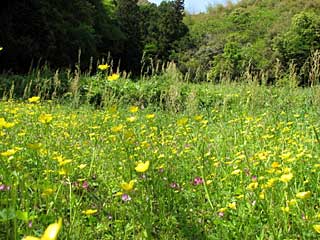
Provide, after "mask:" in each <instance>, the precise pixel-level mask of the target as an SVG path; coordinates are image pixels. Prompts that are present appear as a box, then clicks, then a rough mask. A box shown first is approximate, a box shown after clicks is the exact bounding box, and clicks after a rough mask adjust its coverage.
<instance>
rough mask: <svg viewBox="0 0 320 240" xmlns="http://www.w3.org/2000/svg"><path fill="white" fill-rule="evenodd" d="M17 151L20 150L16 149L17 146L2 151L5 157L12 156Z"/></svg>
mask: <svg viewBox="0 0 320 240" xmlns="http://www.w3.org/2000/svg"><path fill="white" fill-rule="evenodd" d="M16 152H18V149H16V148H13V149H9V150H7V151H5V152H2V153H1V156H3V157H10V156H12V155H14V154H15V153H16Z"/></svg>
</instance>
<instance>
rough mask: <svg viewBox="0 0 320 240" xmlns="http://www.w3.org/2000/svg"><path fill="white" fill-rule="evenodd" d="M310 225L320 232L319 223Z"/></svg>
mask: <svg viewBox="0 0 320 240" xmlns="http://www.w3.org/2000/svg"><path fill="white" fill-rule="evenodd" d="M312 227H313V229H314V230H315V231H316V232H317V233H320V224H316V225H313V226H312Z"/></svg>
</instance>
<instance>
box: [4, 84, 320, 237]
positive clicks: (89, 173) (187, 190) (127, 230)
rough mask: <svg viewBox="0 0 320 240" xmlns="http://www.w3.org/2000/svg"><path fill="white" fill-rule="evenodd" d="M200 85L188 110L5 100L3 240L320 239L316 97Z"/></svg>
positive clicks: (319, 127) (309, 93) (303, 93)
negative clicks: (55, 233)
mask: <svg viewBox="0 0 320 240" xmlns="http://www.w3.org/2000/svg"><path fill="white" fill-rule="evenodd" d="M202 87H203V88H204V90H203V91H207V92H208V94H209V93H210V94H211V95H212V96H215V97H216V98H215V99H216V100H217V102H216V103H214V102H213V103H211V105H206V107H200V110H199V109H198V110H194V109H193V111H191V110H190V111H187V110H186V111H181V112H170V111H163V110H157V108H156V107H155V108H153V107H152V106H149V107H147V108H143V107H142V106H141V105H133V106H125V105H121V106H117V105H114V106H107V107H105V108H104V109H100V110H94V109H93V108H92V107H90V106H86V105H83V106H80V107H79V108H77V109H74V108H71V107H69V106H67V105H59V104H57V103H54V102H51V101H43V100H41V99H39V98H37V97H34V98H30V99H29V100H26V101H24V102H19V101H3V102H0V163H1V165H0V238H1V239H21V238H23V237H24V236H34V237H41V235H42V233H43V229H45V228H46V227H47V226H48V225H49V224H51V223H53V222H56V220H57V219H59V218H62V219H63V224H62V229H61V232H60V235H59V239H146V238H151V239H153V238H154V239H240V238H242V239H256V238H259V239H316V238H317V237H319V235H318V234H319V232H320V230H319V225H320V210H319V204H320V202H319V199H320V198H319V180H320V179H319V178H320V174H319V170H320V162H319V149H320V145H319V142H318V140H317V134H318V132H319V131H320V125H319V107H318V106H317V105H316V104H312V103H311V101H314V99H315V96H314V95H312V94H313V93H312V91H311V90H309V89H305V90H303V89H294V90H292V89H291V90H289V89H276V88H268V87H257V86H255V87H254V88H253V87H252V86H246V87H245V86H231V85H230V86H226V85H223V86H219V85H218V86H209V85H208V86H202Z"/></svg>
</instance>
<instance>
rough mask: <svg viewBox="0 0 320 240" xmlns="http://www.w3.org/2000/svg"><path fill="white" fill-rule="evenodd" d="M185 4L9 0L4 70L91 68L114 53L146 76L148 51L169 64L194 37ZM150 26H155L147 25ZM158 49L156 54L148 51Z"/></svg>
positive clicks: (1, 34)
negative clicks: (173, 54) (182, 43)
mask: <svg viewBox="0 0 320 240" xmlns="http://www.w3.org/2000/svg"><path fill="white" fill-rule="evenodd" d="M183 10H184V1H178V0H175V1H170V2H163V3H162V4H160V6H156V5H155V4H150V3H148V2H145V3H143V4H140V3H138V0H69V1H64V0H26V1H18V0H12V1H3V2H2V5H1V9H0V22H1V28H0V46H3V47H4V49H3V51H2V52H1V55H0V71H9V72H14V73H26V72H28V70H29V69H30V67H31V68H34V67H39V66H43V65H48V66H49V67H50V68H52V69H56V68H73V67H74V66H75V64H77V63H78V55H79V49H81V67H82V68H83V69H88V67H89V64H90V61H91V58H92V60H93V64H95V63H96V62H97V61H98V60H101V59H102V58H105V59H106V58H107V56H108V55H109V54H110V56H111V58H112V59H113V61H114V62H115V63H118V62H120V63H121V65H120V67H121V70H126V71H128V72H129V71H130V72H132V73H133V74H140V70H141V66H142V56H143V52H144V51H145V50H146V52H147V54H148V57H149V58H151V57H152V58H157V59H158V60H160V61H162V62H165V61H168V60H170V55H171V54H170V53H171V52H176V51H179V44H176V42H178V41H179V40H180V39H181V38H182V37H183V36H184V35H186V34H187V33H188V28H187V27H186V25H185V24H184V23H183V22H182V20H183V15H184V11H183ZM146 26H150V27H146ZM148 49H152V51H148Z"/></svg>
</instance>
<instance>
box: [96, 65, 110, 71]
mask: <svg viewBox="0 0 320 240" xmlns="http://www.w3.org/2000/svg"><path fill="white" fill-rule="evenodd" d="M109 67H110V65H108V64H100V65H99V66H98V69H99V70H101V71H105V70H107V69H108V68H109Z"/></svg>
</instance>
